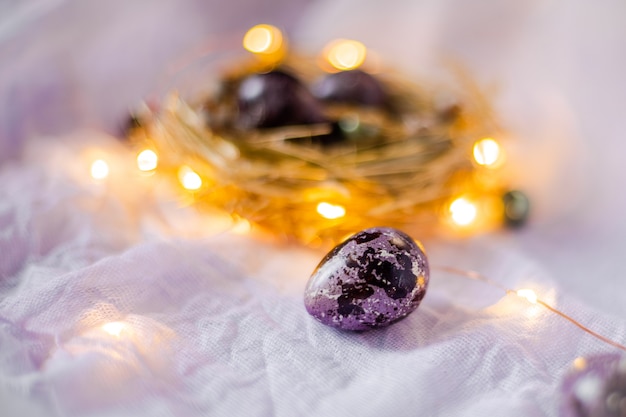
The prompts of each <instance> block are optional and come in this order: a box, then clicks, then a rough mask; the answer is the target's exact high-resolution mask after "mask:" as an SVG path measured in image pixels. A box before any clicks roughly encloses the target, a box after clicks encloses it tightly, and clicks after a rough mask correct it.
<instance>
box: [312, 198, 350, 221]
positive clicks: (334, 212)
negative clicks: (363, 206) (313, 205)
mask: <svg viewBox="0 0 626 417" xmlns="http://www.w3.org/2000/svg"><path fill="white" fill-rule="evenodd" d="M317 212H318V214H319V215H320V216H322V217H323V218H325V219H329V220H334V219H340V218H342V217H343V216H345V215H346V209H345V208H344V207H343V206H340V205H338V204H330V203H327V202H325V201H323V202H321V203H319V204H318V205H317Z"/></svg>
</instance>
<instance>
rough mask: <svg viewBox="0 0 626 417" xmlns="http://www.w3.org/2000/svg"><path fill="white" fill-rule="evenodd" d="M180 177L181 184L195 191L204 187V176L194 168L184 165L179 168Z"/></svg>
mask: <svg viewBox="0 0 626 417" xmlns="http://www.w3.org/2000/svg"><path fill="white" fill-rule="evenodd" d="M178 179H179V181H180V183H181V185H182V186H183V187H184V188H185V189H187V190H191V191H195V190H198V189H200V187H202V178H200V175H198V173H196V172H195V171H194V170H193V169H191V168H189V167H188V166H186V165H184V166H182V167H180V169H179V170H178Z"/></svg>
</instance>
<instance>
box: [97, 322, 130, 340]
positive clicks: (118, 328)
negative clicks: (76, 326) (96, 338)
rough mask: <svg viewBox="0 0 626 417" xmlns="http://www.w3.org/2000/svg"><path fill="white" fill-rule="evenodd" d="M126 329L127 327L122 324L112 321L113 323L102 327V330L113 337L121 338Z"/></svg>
mask: <svg viewBox="0 0 626 417" xmlns="http://www.w3.org/2000/svg"><path fill="white" fill-rule="evenodd" d="M125 327H126V325H125V324H124V323H122V322H119V321H112V322H111V323H107V324H104V325H102V330H104V331H105V332H106V333H108V334H110V335H111V336H115V337H120V335H121V334H122V331H123V330H124V328H125Z"/></svg>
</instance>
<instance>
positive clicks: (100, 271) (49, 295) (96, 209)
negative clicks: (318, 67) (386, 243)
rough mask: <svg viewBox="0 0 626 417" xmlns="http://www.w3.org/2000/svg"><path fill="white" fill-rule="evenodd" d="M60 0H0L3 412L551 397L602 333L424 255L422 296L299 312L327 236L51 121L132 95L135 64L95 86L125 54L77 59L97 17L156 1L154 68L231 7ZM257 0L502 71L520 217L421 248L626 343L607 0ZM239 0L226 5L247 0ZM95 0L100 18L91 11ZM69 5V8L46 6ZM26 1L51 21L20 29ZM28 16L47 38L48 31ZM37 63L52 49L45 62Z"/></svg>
mask: <svg viewBox="0 0 626 417" xmlns="http://www.w3.org/2000/svg"><path fill="white" fill-rule="evenodd" d="M75 3H78V2H63V1H58V2H53V1H39V2H35V1H30V2H24V3H20V2H9V3H7V4H6V5H1V6H0V10H1V11H2V12H3V13H4V16H10V18H4V16H3V18H2V19H0V23H2V25H3V26H1V27H0V41H1V43H0V57H2V58H3V60H2V62H3V67H1V68H0V73H1V74H3V77H2V78H0V88H2V90H4V92H6V91H10V92H11V94H9V95H5V94H3V95H2V97H0V120H2V121H3V126H2V129H1V130H0V132H1V134H0V149H2V152H3V157H2V158H0V160H2V162H0V163H1V164H2V165H0V415H2V416H22V415H28V416H81V417H82V416H98V417H104V416H116V417H117V416H136V415H146V416H207V415H216V416H222V415H224V416H226V415H229V416H230V415H245V416H269V415H276V416H307V415H311V416H345V415H360V416H377V417H378V416H416V415H423V416H467V417H469V416H557V415H558V405H559V402H560V397H559V386H560V381H561V379H562V377H563V375H564V373H565V372H566V371H567V370H568V368H569V366H570V364H571V362H572V360H573V359H574V358H576V357H578V356H581V355H582V356H584V355H590V354H594V353H600V352H609V351H614V348H612V347H610V346H608V345H606V344H603V343H602V342H600V341H598V340H596V339H594V338H592V337H591V336H589V335H587V334H585V333H583V332H582V331H581V330H580V329H578V328H576V327H574V326H573V325H572V324H570V323H568V322H567V321H565V320H563V319H562V318H560V317H558V316H555V315H554V314H551V313H549V312H547V311H546V310H545V309H542V308H541V307H540V306H536V305H530V304H528V303H527V302H525V301H524V300H521V299H520V298H518V297H516V296H513V295H504V294H502V293H501V292H500V291H499V290H497V289H494V288H492V287H489V286H486V285H484V284H482V283H478V282H473V281H469V280H467V279H464V278H459V277H454V276H451V275H449V274H446V273H443V272H441V271H440V270H434V271H433V273H432V277H431V286H430V288H429V291H428V293H427V295H426V298H425V299H424V301H423V303H422V305H421V306H420V308H419V309H418V310H417V311H416V312H415V313H413V314H411V315H410V316H409V317H408V318H407V319H405V320H403V321H401V322H399V323H397V324H395V325H393V326H391V327H389V328H386V329H382V330H378V331H372V332H368V333H357V334H355V333H346V332H340V331H337V330H334V329H330V328H327V327H324V326H323V325H321V324H319V323H317V322H316V321H315V320H313V319H312V318H311V317H309V316H308V315H307V314H306V311H305V310H304V308H303V303H302V291H303V288H304V285H305V283H306V280H307V278H308V276H309V274H310V272H311V271H312V270H313V268H314V267H315V265H316V264H317V262H318V260H319V259H320V258H321V256H322V255H323V254H322V253H319V252H316V251H314V250H309V249H304V248H299V247H290V246H283V245H276V244H272V243H271V242H268V241H267V240H264V239H263V238H260V237H255V236H254V235H250V234H246V233H242V232H241V230H240V229H239V228H237V227H232V225H230V224H229V223H228V222H225V220H224V219H223V218H221V217H220V216H217V215H216V216H210V215H206V214H201V213H197V212H196V211H194V210H193V208H191V207H184V206H182V205H181V204H180V203H179V202H177V200H176V198H175V197H174V193H172V192H171V190H169V189H168V187H167V186H166V185H165V184H162V183H160V182H158V181H156V180H155V178H146V177H141V176H139V175H137V174H136V173H135V172H134V171H133V170H132V157H133V156H132V154H131V153H130V152H129V151H128V150H126V149H125V148H124V147H123V146H122V145H120V144H119V143H117V141H116V140H115V139H113V138H111V137H108V136H106V135H103V134H102V133H98V132H97V131H94V130H91V131H81V132H79V133H71V134H70V133H68V132H69V130H71V128H73V127H74V126H77V127H85V126H93V125H95V126H97V127H99V128H100V129H99V130H102V129H108V130H113V129H114V128H115V124H116V123H117V122H118V121H119V120H118V119H117V118H116V117H117V116H119V115H121V114H123V111H122V110H123V108H124V106H129V105H131V104H132V103H131V101H132V100H135V99H138V98H139V96H140V95H142V94H148V93H147V92H148V91H149V87H148V86H139V87H137V86H136V85H135V87H136V89H135V90H133V91H130V92H129V91H128V90H126V91H119V94H120V95H121V96H119V97H121V98H120V101H116V98H117V97H118V96H117V92H118V91H115V92H111V93H110V96H100V95H99V94H98V92H104V91H106V87H110V88H113V86H114V85H117V86H118V88H120V87H119V86H123V85H125V84H124V82H126V83H128V84H129V85H132V81H135V80H137V79H138V77H139V74H138V73H135V72H134V71H127V72H124V71H123V70H120V72H119V73H117V75H116V76H117V77H120V79H119V80H117V81H116V82H115V83H113V84H108V83H109V82H111V77H109V76H108V75H107V73H108V71H101V72H98V71H94V72H90V70H93V69H94V68H95V67H97V66H98V65H100V64H102V65H105V64H106V65H111V67H110V68H117V67H116V66H115V65H113V64H112V63H111V60H113V59H116V58H120V57H119V56H118V55H116V54H115V48H113V47H112V46H111V45H115V42H113V41H110V39H111V37H115V36H117V37H123V34H124V33H137V32H141V30H140V29H138V28H137V27H136V26H135V25H139V24H143V25H144V26H142V27H143V28H144V29H145V28H146V27H148V26H149V19H148V17H146V16H160V17H158V19H166V18H169V19H166V21H168V23H171V25H172V27H169V26H168V27H167V30H166V31H165V33H160V32H159V31H155V32H152V33H153V37H154V39H155V42H157V41H163V39H166V38H168V36H167V33H168V32H170V31H172V32H176V33H177V35H176V36H178V38H177V39H179V40H180V41H179V42H180V43H179V44H178V45H174V46H171V47H169V48H170V49H167V48H165V47H164V48H165V50H164V51H161V52H162V54H161V55H158V59H157V58H155V55H151V53H150V51H148V52H144V53H145V56H142V57H134V58H133V57H132V56H131V57H130V59H131V60H132V59H136V60H138V62H137V65H138V68H140V69H141V71H142V72H146V74H147V75H146V77H145V78H142V80H141V82H142V83H143V82H144V80H155V79H158V77H160V76H161V75H162V74H163V73H164V72H160V70H158V69H152V70H151V69H150V66H149V63H150V61H151V60H152V62H153V63H156V64H159V65H160V64H163V65H164V64H165V63H166V62H168V60H169V59H175V58H176V55H177V54H178V52H177V51H178V49H179V48H182V47H183V46H182V45H185V44H186V42H190V43H191V42H192V40H195V41H198V42H200V41H199V40H198V37H200V36H204V34H206V33H209V32H211V30H212V28H218V29H219V28H223V27H224V26H226V23H225V22H224V21H220V19H219V18H216V16H215V14H216V13H217V11H218V10H220V9H219V7H218V3H217V2H213V4H209V3H207V4H201V2H193V1H186V2H176V3H174V2H173V1H172V2H167V1H163V2H158V3H156V4H158V5H159V7H156V6H155V7H154V11H153V12H152V13H153V14H150V13H151V12H150V7H149V6H148V3H149V2H147V1H145V2H137V4H142V5H143V6H144V8H142V7H139V5H135V6H133V8H132V13H134V14H133V15H129V14H128V13H129V12H128V8H129V7H131V6H129V5H126V4H124V2H121V1H120V2H111V3H110V6H108V7H107V6H101V7H102V8H101V9H96V12H88V10H92V9H90V8H89V7H87V6H83V7H84V8H85V9H84V10H83V9H82V8H80V7H78V6H76V4H75ZM92 3H93V4H96V2H85V3H84V4H92ZM271 3H272V6H271V7H274V8H275V9H276V10H280V11H281V13H283V14H282V15H280V16H282V17H281V19H282V20H285V21H289V22H291V27H292V28H293V29H294V30H293V32H294V36H295V38H296V39H299V40H300V42H302V44H303V45H304V44H306V45H310V46H311V47H312V48H314V47H316V45H319V44H322V43H323V42H324V41H325V40H326V39H327V38H331V37H335V36H344V37H356V38H361V39H363V40H365V41H366V42H367V43H368V44H372V46H376V47H377V48H378V49H379V50H386V51H388V52H387V54H388V55H389V57H388V58H389V59H391V60H393V59H395V60H396V61H397V62H398V63H399V65H403V66H404V67H405V68H407V70H408V71H415V72H416V73H418V72H423V73H426V72H429V71H430V72H432V71H433V68H436V67H437V62H439V60H441V59H442V58H447V57H449V56H455V57H456V58H458V59H460V60H461V61H462V62H463V64H464V65H465V66H466V67H467V68H469V70H470V71H471V72H472V73H473V74H475V76H476V78H477V79H478V80H479V81H480V82H481V83H483V84H484V85H492V84H499V92H497V93H495V94H494V97H495V98H494V101H495V103H496V105H497V106H498V109H499V111H500V113H501V115H502V118H503V120H504V121H505V122H506V124H507V127H509V130H510V131H511V132H512V135H514V136H515V137H516V141H517V143H518V148H516V151H515V152H514V153H512V154H511V155H510V159H509V162H510V164H511V166H512V168H511V169H512V174H511V175H512V176H513V178H515V179H516V181H518V183H517V185H519V186H525V187H526V189H527V190H528V191H529V194H530V195H531V196H532V197H533V202H534V203H535V212H534V217H533V219H532V221H531V223H530V224H529V225H528V227H527V228H525V229H524V230H522V231H520V232H516V233H513V232H508V231H502V232H498V233H494V234H491V235H486V236H480V237H475V238H472V239H467V240H443V239H441V240H430V241H425V242H423V243H424V244H425V246H426V250H427V253H428V255H429V259H430V262H431V265H440V266H451V267H456V268H461V269H466V270H478V271H480V272H482V273H484V274H486V275H488V276H490V277H491V278H492V279H494V280H496V281H498V282H500V283H501V284H502V285H505V286H507V287H511V288H533V289H534V290H535V291H536V292H537V293H538V294H539V295H540V297H541V298H543V299H545V300H546V301H548V302H550V303H551V304H553V305H555V306H557V307H558V308H559V309H562V310H564V311H566V312H568V313H570V314H571V315H572V316H575V317H576V318H577V319H578V320H580V321H581V322H583V323H585V324H586V325H588V326H590V327H592V328H593V329H594V330H596V331H597V332H599V333H602V334H604V335H606V336H609V337H610V338H612V339H614V340H617V341H619V342H621V343H624V342H626V320H625V319H624V314H626V303H625V302H624V301H625V299H624V294H625V293H626V282H625V281H624V280H623V276H624V273H625V272H626V267H625V266H624V263H623V262H621V260H622V257H623V248H624V236H625V232H626V223H625V222H624V220H623V218H622V217H623V215H622V213H623V212H624V209H626V201H625V198H624V195H623V193H622V192H621V191H620V190H621V189H622V188H623V187H622V184H621V183H622V181H623V178H624V171H623V166H622V165H623V164H622V162H621V160H622V156H621V154H622V153H623V151H624V149H625V146H624V144H623V141H622V140H621V139H622V130H623V127H622V126H621V122H622V120H621V119H620V114H621V113H620V112H622V111H623V105H624V102H625V100H626V85H625V84H624V83H623V82H620V80H621V77H622V74H624V73H625V72H626V56H624V54H623V51H624V50H626V48H625V46H626V45H625V44H626V27H625V26H624V25H623V24H622V21H623V16H624V12H626V10H625V9H624V5H623V4H622V3H621V2H620V1H617V0H615V1H609V0H603V1H600V2H596V3H594V5H593V6H592V5H587V4H586V3H585V2H583V1H582V0H581V1H573V2H572V1H565V0H562V1H557V0H554V1H533V2H526V3H524V4H523V5H522V3H520V2H516V1H505V2H502V1H495V0H472V1H470V2H461V1H452V0H448V1H444V2H436V1H414V2H409V1H391V2H385V6H384V7H383V6H382V3H380V2H376V1H373V0H370V1H356V0H353V1H339V2H338V1H327V2H324V1H322V2H316V3H310V4H308V3H307V4H308V7H307V8H304V7H302V5H303V4H305V3H304V2H303V3H301V4H300V5H298V8H299V12H300V13H299V14H298V13H296V12H293V13H291V12H288V11H285V9H284V8H282V7H286V6H285V5H284V4H282V5H281V4H279V3H278V2H271ZM29 4H30V9H28V8H27V7H26V5H29ZM93 4H92V6H93ZM134 4H135V3H134ZM150 4H151V3H150ZM174 4H177V5H178V6H174ZM242 4H244V3H242ZM285 4H286V3H285ZM244 5H245V4H244ZM277 6H281V8H280V9H278V8H277ZM46 7H47V9H46ZM220 7H221V6H220ZM237 7H239V4H237V5H235V6H232V7H231V9H229V10H230V11H229V12H228V13H226V12H225V13H226V15H227V16H228V18H229V19H231V20H232V21H233V22H244V23H246V24H248V23H249V22H250V21H251V20H252V21H253V20H254V19H251V17H250V16H253V15H254V13H255V11H254V10H252V11H251V10H246V9H245V8H243V7H242V8H241V9H238V8H237ZM271 7H270V6H268V9H267V10H264V13H266V16H271V13H270V12H271V10H272V8H271ZM291 7H296V6H291ZM20 10H21V11H20ZM38 10H39V11H42V12H41V13H44V12H45V15H43V17H41V16H39V17H37V16H38V15H37V14H36V13H34V12H33V11H38ZM50 10H52V12H50ZM77 10H78V11H77ZM140 10H141V12H142V13H144V12H145V13H146V16H143V15H142V16H143V17H140V16H139V11H140ZM268 10H269V11H268ZM18 11H20V13H21V14H20V13H18ZM72 11H73V12H74V13H76V15H72ZM104 11H106V13H107V14H106V16H105V17H106V20H107V21H108V22H111V24H113V22H116V23H117V24H118V27H116V28H109V27H108V25H105V24H101V25H95V24H93V23H94V22H95V21H98V19H96V17H94V16H97V17H100V16H102V15H103V13H104ZM79 12H80V13H79ZM212 12H215V13H212ZM29 13H30V14H29ZM33 13H34V14H33ZM58 13H61V14H58ZM64 13H65V15H64ZM290 13H291V14H290ZM296 14H298V15H299V16H300V20H299V22H300V23H298V24H297V25H296V24H294V23H293V16H294V15H296ZM51 15H52V16H53V17H54V16H56V17H55V18H54V19H58V21H57V20H54V19H53V18H52V17H46V16H51ZM69 15H71V18H72V19H77V18H78V17H80V16H83V18H84V19H85V21H83V22H82V23H81V22H76V21H75V20H74V21H73V23H72V25H62V24H60V23H59V22H63V19H62V18H61V17H63V16H66V17H67V16H69ZM25 16H26V17H29V19H31V23H28V22H29V20H28V19H26V17H25ZM59 16H61V17H59ZM77 16H78V17H77ZM172 16H177V17H178V18H179V19H175V18H172ZM202 17H205V18H206V22H207V23H206V24H207V27H208V29H207V28H206V27H204V26H202V24H201V23H202V22H203V19H202ZM18 18H21V19H23V20H22V21H20V20H19V19H18ZM67 18H68V19H69V18H70V17H67ZM24 19H26V20H24ZM33 19H34V20H33ZM50 19H52V20H50ZM102 19H104V17H102ZM134 19H137V20H136V21H135V20H134ZM142 19H145V20H142ZM155 19H157V18H156V17H155ZM279 20H280V19H279ZM32 21H36V22H37V27H39V28H46V27H47V26H46V24H48V25H49V26H50V27H49V28H48V29H47V31H44V30H43V29H40V30H41V33H37V36H34V35H33V36H30V35H29V34H28V33H26V32H23V31H21V32H20V30H19V28H22V27H23V26H24V25H33V24H34V23H32ZM146 21H148V23H146ZM213 21H215V23H213V25H214V26H211V22H213ZM46 22H47V23H46ZM142 22H143V23H142ZM190 22H191V23H190ZM53 23H54V24H53ZM220 24H221V25H222V26H220ZM146 25H148V26H146ZM76 26H78V27H80V30H78V29H75V27H76ZM244 27H245V25H244ZM16 28H17V29H16ZM53 28H54V29H55V30H58V32H55V31H53ZM372 28H377V30H373V29H372ZM175 29H178V31H176V30H175ZM216 30H217V29H216ZM220 30H223V29H220ZM81 31H85V32H84V34H82V35H81V36H79V34H80V33H81ZM133 31H135V32H133ZM43 35H46V36H53V35H54V37H56V38H58V39H57V41H58V42H59V43H58V44H55V45H56V46H55V47H54V48H52V49H51V50H46V49H45V45H48V44H47V43H46V41H44V40H42V39H40V38H39V36H43ZM169 39H171V38H169ZM96 40H98V42H96ZM149 40H150V37H147V38H146V39H144V40H143V41H142V42H143V43H142V46H143V47H144V48H146V47H147V48H149V45H150V42H149ZM16 45H17V46H22V47H24V45H30V46H29V47H28V48H26V49H24V50H21V51H20V48H17V47H16ZM63 45H66V47H67V48H70V46H73V47H76V50H74V51H73V52H72V51H71V50H68V49H66V47H64V46H63ZM67 45H69V46H67ZM95 45H99V46H101V47H105V46H106V45H109V46H108V47H105V48H104V49H105V53H103V54H99V53H97V51H96V52H94V51H93V50H91V49H90V47H91V46H95ZM79 46H80V48H79ZM37 48H39V49H38V52H39V53H36V50H37ZM70 49H71V48H70ZM157 49H158V48H157ZM46 51H48V52H46ZM18 52H19V53H18ZM89 53H92V54H94V55H89ZM107 54H109V55H107ZM68 56H69V57H71V59H67V57H68ZM7 57H11V59H10V60H7V59H4V58H7ZM59 57H60V58H59ZM96 58H98V59H96ZM105 58H106V59H105ZM131 62H132V61H131ZM52 63H54V65H55V66H56V68H57V69H59V70H58V72H56V73H50V72H47V71H46V66H45V65H43V64H52ZM421 63H423V68H422V66H421ZM79 64H80V65H79ZM128 65H130V64H128ZM25 69H28V70H29V71H30V72H27V74H28V75H29V76H30V78H22V75H23V74H24V71H25ZM82 71H86V72H82ZM137 71H139V70H137ZM151 71H152V72H151ZM42 74H43V75H42ZM42 77H43V78H42ZM124 77H126V78H124ZM42 80H43V81H42ZM145 82H147V81H145ZM59 86H60V87H59ZM131 90H132V89H131ZM135 96H136V97H135ZM99 98H100V99H102V102H100V101H99V100H98V99H99ZM44 99H46V100H48V101H43V102H42V101H41V100H44ZM42 103H43V104H42ZM81 103H83V105H81ZM40 105H41V106H43V108H42V107H39V106H40ZM46 106H50V108H51V109H52V110H50V111H51V113H50V112H49V111H47V110H46V108H47V107H46ZM55 106H58V107H55ZM79 110H84V111H85V113H81V112H80V111H79ZM48 115H49V117H50V119H46V117H48ZM116 115H117V116H116ZM44 116H45V117H44ZM120 117H121V116H120ZM49 132H54V133H59V134H61V133H62V136H60V135H56V136H49V135H47V133H49ZM9 153H10V154H11V155H17V154H19V156H11V157H8V156H7V155H9ZM96 157H103V158H105V159H107V161H108V162H109V165H110V167H111V174H110V176H109V178H107V179H106V180H104V181H101V182H95V181H92V180H91V179H90V178H89V176H88V172H89V164H90V163H91V161H92V160H93V159H94V158H96ZM415 237H416V238H418V239H419V236H415Z"/></svg>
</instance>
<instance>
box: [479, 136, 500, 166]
mask: <svg viewBox="0 0 626 417" xmlns="http://www.w3.org/2000/svg"><path fill="white" fill-rule="evenodd" d="M501 157H502V150H501V149H500V145H499V144H498V142H496V141H495V140H493V139H491V138H484V139H480V140H478V141H476V143H474V160H475V161H476V163H477V164H478V165H482V166H486V167H489V168H493V167H496V166H498V165H499V163H500V162H501Z"/></svg>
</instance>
